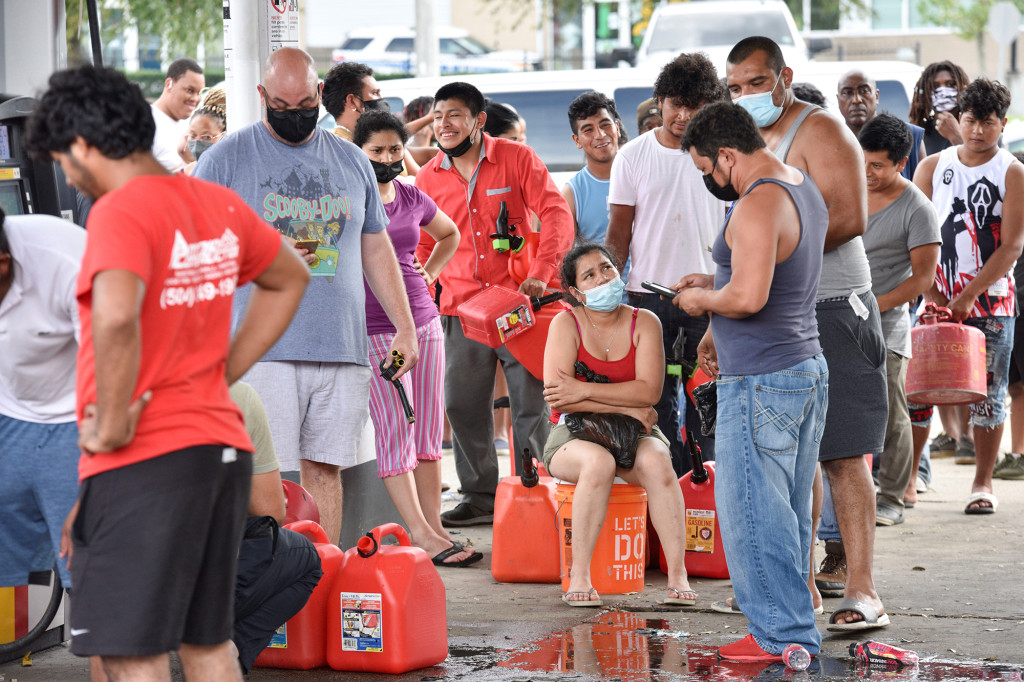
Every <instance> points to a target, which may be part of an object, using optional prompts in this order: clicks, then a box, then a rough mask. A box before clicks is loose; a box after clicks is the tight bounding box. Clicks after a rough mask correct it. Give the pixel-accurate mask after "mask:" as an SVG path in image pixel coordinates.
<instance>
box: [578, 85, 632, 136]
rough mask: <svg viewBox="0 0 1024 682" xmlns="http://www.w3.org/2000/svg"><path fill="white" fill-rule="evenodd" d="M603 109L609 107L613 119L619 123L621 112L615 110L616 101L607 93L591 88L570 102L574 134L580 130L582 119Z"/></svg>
mask: <svg viewBox="0 0 1024 682" xmlns="http://www.w3.org/2000/svg"><path fill="white" fill-rule="evenodd" d="M602 109H607V110H608V113H609V114H611V117H612V120H613V121H615V122H616V123H619V121H620V119H619V112H618V111H616V110H615V102H614V101H612V99H611V98H610V97H608V96H607V95H602V94H601V93H600V92H595V91H593V90H589V91H587V92H584V93H583V94H582V95H580V96H578V97H577V98H576V99H574V100H573V101H572V102H571V103H570V104H569V127H570V128H572V134H573V135H575V134H577V133H578V132H579V131H580V121H582V120H583V119H585V118H590V117H591V116H594V115H596V114H597V113H598V112H599V111H601V110H602Z"/></svg>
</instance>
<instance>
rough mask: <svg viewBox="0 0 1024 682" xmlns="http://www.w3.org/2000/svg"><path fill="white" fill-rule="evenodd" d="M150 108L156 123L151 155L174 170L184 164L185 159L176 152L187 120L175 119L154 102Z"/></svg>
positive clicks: (185, 131)
mask: <svg viewBox="0 0 1024 682" xmlns="http://www.w3.org/2000/svg"><path fill="white" fill-rule="evenodd" d="M150 108H151V109H152V110H153V121H154V122H155V123H156V135H155V136H154V137H153V156H155V157H156V160H157V161H159V162H160V165H161V166H163V167H164V168H166V169H167V170H169V171H176V170H178V169H180V168H181V167H182V166H184V165H185V160H184V159H182V158H181V156H180V155H179V154H178V143H179V142H181V138H182V137H183V136H184V135H185V133H187V132H188V120H187V119H182V120H181V121H175V120H174V119H173V118H171V117H170V116H168V115H167V114H165V113H164V112H162V111H160V109H159V108H158V107H157V106H156V104H151V105H150Z"/></svg>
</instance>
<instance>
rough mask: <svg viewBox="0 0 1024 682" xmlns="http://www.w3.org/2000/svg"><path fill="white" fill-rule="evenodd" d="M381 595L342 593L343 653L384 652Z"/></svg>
mask: <svg viewBox="0 0 1024 682" xmlns="http://www.w3.org/2000/svg"><path fill="white" fill-rule="evenodd" d="M380 605H381V596H380V593H361V592H342V593H341V648H342V650H343V651H366V652H373V653H381V652H383V651H384V638H383V635H382V633H383V626H382V624H381V612H380Z"/></svg>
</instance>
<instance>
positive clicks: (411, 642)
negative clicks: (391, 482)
mask: <svg viewBox="0 0 1024 682" xmlns="http://www.w3.org/2000/svg"><path fill="white" fill-rule="evenodd" d="M389 535H390V536H393V537H395V538H397V539H398V543H399V544H398V545H397V546H396V545H382V544H381V541H382V540H383V539H384V538H385V537H387V536H389ZM329 600H330V603H329V606H328V610H327V663H328V664H329V665H330V666H331V667H332V668H334V669H335V670H349V671H363V672H376V673H392V674H397V673H404V672H408V671H410V670H416V669H418V668H426V667H428V666H431V665H437V664H438V663H440V662H442V661H443V660H444V659H445V658H447V657H448V613H447V611H446V607H445V591H444V583H443V582H441V576H439V575H438V573H437V569H436V568H435V567H434V564H433V563H432V562H431V560H430V557H429V556H427V553H426V552H424V551H423V550H422V549H420V548H418V547H413V546H412V545H411V544H410V542H409V534H408V533H406V532H405V529H404V528H402V527H401V526H399V525H398V524H397V523H385V524H384V525H382V526H378V527H376V528H374V529H373V530H372V531H370V532H369V533H367V534H366V536H365V537H362V538H360V539H359V542H358V544H357V545H356V546H355V547H353V548H352V549H350V550H348V551H347V552H345V563H344V565H343V567H342V570H341V572H339V573H338V576H337V578H336V579H335V581H334V587H333V589H332V590H331V594H330V597H329Z"/></svg>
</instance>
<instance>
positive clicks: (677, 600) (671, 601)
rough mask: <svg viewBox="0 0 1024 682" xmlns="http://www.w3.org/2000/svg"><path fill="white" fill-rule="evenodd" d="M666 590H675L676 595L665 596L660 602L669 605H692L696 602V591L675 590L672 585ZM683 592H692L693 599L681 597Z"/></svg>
mask: <svg viewBox="0 0 1024 682" xmlns="http://www.w3.org/2000/svg"><path fill="white" fill-rule="evenodd" d="M668 591H669V592H675V594H676V596H674V597H666V598H665V601H664V602H662V603H663V604H668V605H669V606H693V605H695V604H696V603H697V593H696V592H694V591H693V590H677V589H676V588H674V587H670V588H668ZM684 594H692V595H693V599H683V595H684Z"/></svg>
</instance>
